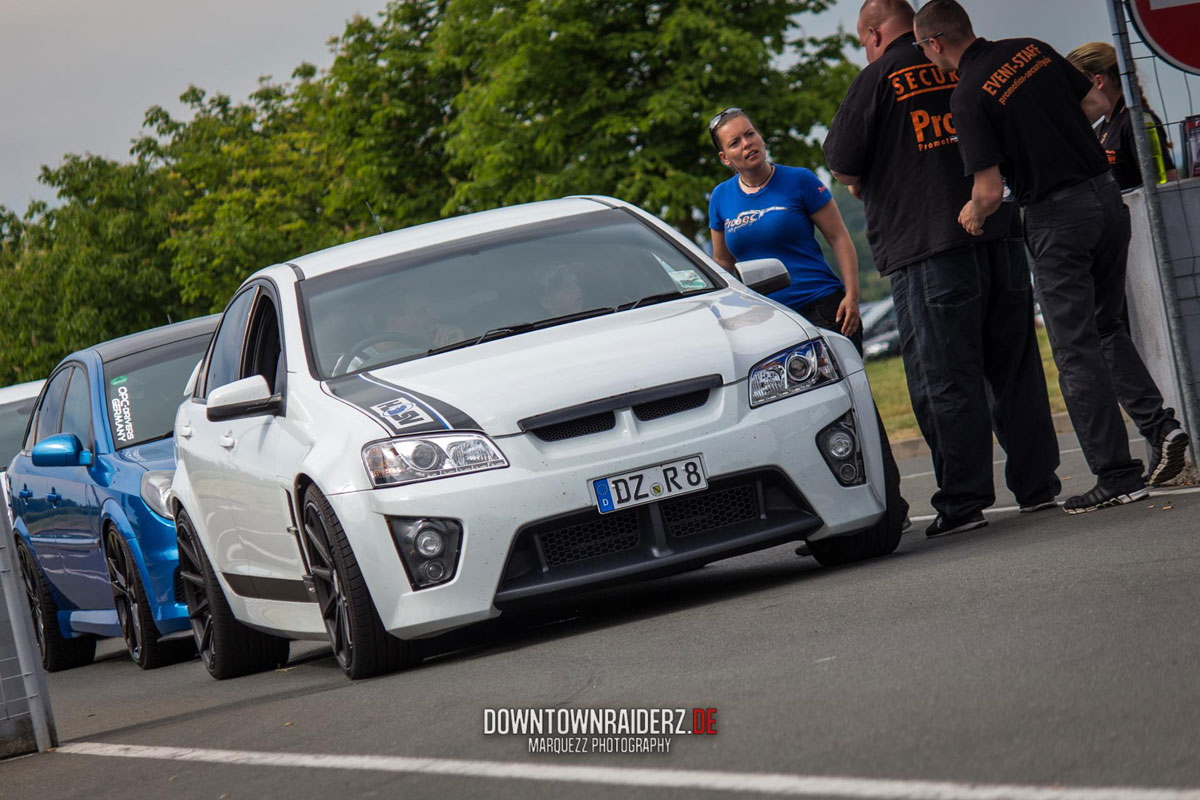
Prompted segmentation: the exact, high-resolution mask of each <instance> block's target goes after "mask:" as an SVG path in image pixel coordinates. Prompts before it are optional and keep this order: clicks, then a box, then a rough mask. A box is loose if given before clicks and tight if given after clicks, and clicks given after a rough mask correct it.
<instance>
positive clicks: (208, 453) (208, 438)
mask: <svg viewBox="0 0 1200 800" xmlns="http://www.w3.org/2000/svg"><path fill="white" fill-rule="evenodd" d="M257 294H258V289H257V287H249V288H247V289H245V290H243V291H242V292H240V293H239V294H238V295H237V296H236V297H234V299H233V301H232V302H231V303H230V304H229V306H228V307H227V308H226V309H225V315H224V316H223V317H222V318H221V324H220V326H219V327H218V328H217V332H216V334H215V335H214V336H213V341H212V344H211V345H210V346H209V350H208V355H207V357H206V358H205V359H204V366H203V367H202V368H201V372H200V375H199V376H198V378H197V380H196V386H195V389H194V390H193V394H192V397H191V401H190V402H187V403H184V404H183V405H182V406H181V407H180V410H179V412H178V416H177V417H176V427H175V441H176V443H177V446H178V456H177V457H178V459H179V462H180V464H179V465H180V466H181V467H183V468H185V469H186V470H187V475H188V480H189V482H190V483H191V487H192V491H193V493H194V494H195V498H196V500H195V502H196V505H195V507H190V508H188V509H187V510H188V512H189V514H191V515H192V516H193V517H195V519H194V522H195V523H196V524H197V525H198V526H199V527H200V529H201V530H202V531H204V532H205V544H206V545H207V550H208V557H209V559H210V560H211V561H212V564H213V567H214V568H215V569H217V570H218V571H220V572H224V573H239V572H243V571H244V565H245V559H244V558H243V556H242V543H241V539H240V538H239V537H238V535H237V531H236V530H235V529H234V524H233V514H232V513H230V510H229V503H230V500H229V497H228V496H227V494H226V492H225V484H224V482H223V481H222V478H221V463H222V461H224V460H225V458H226V454H227V449H226V448H225V447H224V446H223V439H222V438H221V437H222V436H223V434H224V429H223V428H222V427H221V426H222V425H224V423H223V422H210V421H209V420H208V417H207V416H206V414H205V409H206V400H207V397H208V393H209V392H210V391H212V390H213V389H216V388H217V387H219V386H224V385H225V384H227V383H232V382H233V381H235V380H237V372H238V368H239V366H240V359H241V355H242V344H243V341H244V339H245V338H246V324H247V322H248V321H249V319H250V310H251V308H253V306H254V298H255V296H256V295H257Z"/></svg>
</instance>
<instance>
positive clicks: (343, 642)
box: [303, 494, 354, 670]
mask: <svg viewBox="0 0 1200 800" xmlns="http://www.w3.org/2000/svg"><path fill="white" fill-rule="evenodd" d="M322 499H324V498H322ZM303 519H304V538H305V539H306V540H307V542H308V558H309V568H310V570H311V571H312V578H313V585H314V587H315V588H316V590H317V605H318V607H319V608H320V609H321V619H322V620H324V622H325V632H326V633H328V634H329V645H330V647H332V648H333V655H334V658H336V659H337V662H338V666H339V667H341V668H342V669H343V670H348V669H349V668H350V664H351V662H352V660H353V648H354V642H353V635H352V634H351V632H350V610H349V607H348V603H347V601H346V595H345V594H344V593H343V592H342V583H341V579H340V578H339V576H338V571H337V567H336V566H335V565H334V561H333V552H332V545H331V544H330V542H329V531H328V529H327V528H326V527H325V521H324V519H323V518H322V517H321V510H320V509H319V508H318V507H317V501H316V498H315V497H314V496H312V495H311V494H306V495H305V497H304V517H303Z"/></svg>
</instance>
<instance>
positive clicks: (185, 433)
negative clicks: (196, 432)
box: [176, 424, 192, 439]
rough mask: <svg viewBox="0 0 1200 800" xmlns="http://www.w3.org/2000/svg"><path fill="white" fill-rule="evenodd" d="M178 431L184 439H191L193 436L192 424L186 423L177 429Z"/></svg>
mask: <svg viewBox="0 0 1200 800" xmlns="http://www.w3.org/2000/svg"><path fill="white" fill-rule="evenodd" d="M176 433H177V434H178V435H179V436H180V437H181V438H183V439H190V438H192V426H191V425H186V424H185V425H183V426H182V427H180V429H179V430H177V431H176Z"/></svg>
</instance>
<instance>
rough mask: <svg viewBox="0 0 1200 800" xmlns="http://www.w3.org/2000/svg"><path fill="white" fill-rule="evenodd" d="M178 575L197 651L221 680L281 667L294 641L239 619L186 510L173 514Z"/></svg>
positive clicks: (209, 669) (212, 674)
mask: <svg viewBox="0 0 1200 800" xmlns="http://www.w3.org/2000/svg"><path fill="white" fill-rule="evenodd" d="M175 531H176V535H177V537H178V540H179V574H180V578H181V579H182V581H183V594H184V599H185V601H186V602H187V607H188V618H189V620H191V623H192V635H193V638H194V640H195V643H196V650H197V652H199V654H200V660H201V662H203V664H204V668H205V669H206V670H208V674H209V675H211V676H212V677H214V678H216V679H217V680H219V681H223V680H226V679H227V678H237V677H240V676H242V675H250V674H252V673H255V672H263V671H265V670H268V669H275V668H276V667H280V666H283V665H284V664H286V663H287V660H288V650H289V648H290V647H291V643H290V642H289V641H288V640H287V639H284V638H281V637H279V636H272V635H270V634H268V633H262V632H261V631H256V630H254V629H253V628H249V627H247V626H245V625H243V624H242V623H240V622H238V621H237V618H236V617H234V615H233V609H231V608H230V607H229V601H228V600H227V599H226V598H225V591H224V590H223V589H222V588H221V583H220V581H218V580H217V575H216V572H215V571H214V570H213V567H212V564H211V563H210V562H209V560H208V556H207V555H205V553H204V547H203V546H202V545H201V544H200V537H199V536H197V535H196V529H195V527H194V526H193V525H192V521H191V519H190V518H189V517H188V515H187V512H185V511H183V510H182V509H181V510H180V511H179V513H178V514H176V516H175Z"/></svg>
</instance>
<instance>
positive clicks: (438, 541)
mask: <svg viewBox="0 0 1200 800" xmlns="http://www.w3.org/2000/svg"><path fill="white" fill-rule="evenodd" d="M443 549H444V545H443V543H442V537H441V535H440V534H438V533H437V531H431V530H428V529H426V530H423V531H421V532H420V533H418V534H417V552H418V553H420V554H421V555H423V556H425V557H426V558H436V557H437V556H440V555H441V554H442V550H443Z"/></svg>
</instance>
